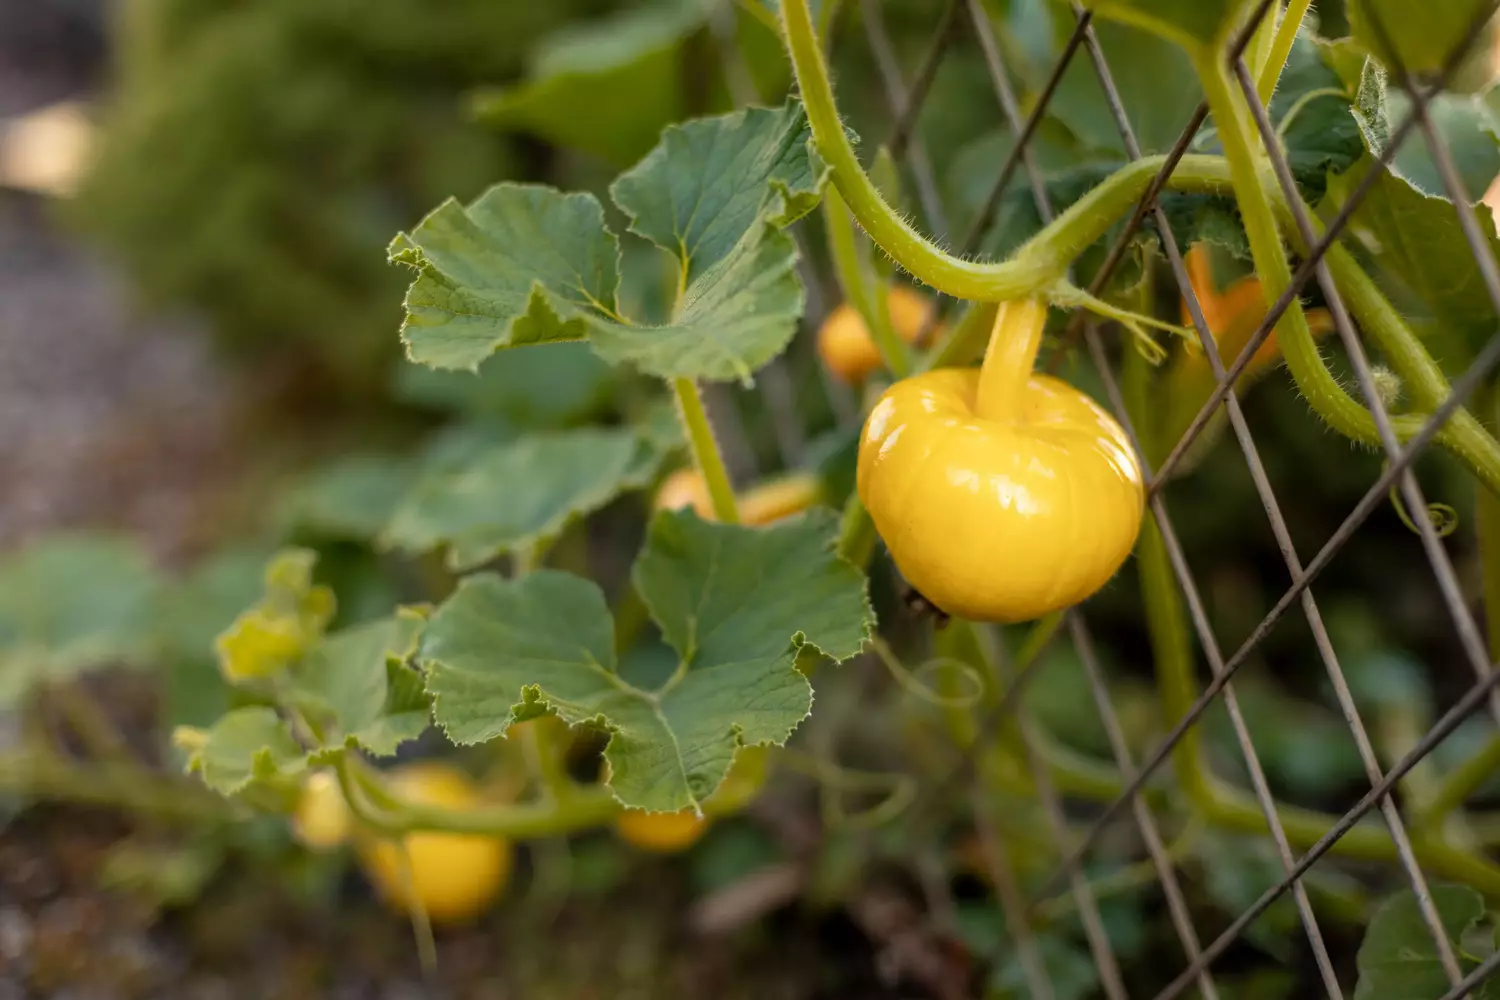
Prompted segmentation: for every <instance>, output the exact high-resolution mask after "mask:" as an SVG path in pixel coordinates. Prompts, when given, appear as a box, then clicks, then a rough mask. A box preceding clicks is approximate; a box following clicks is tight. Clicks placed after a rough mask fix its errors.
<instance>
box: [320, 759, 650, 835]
mask: <svg viewBox="0 0 1500 1000" xmlns="http://www.w3.org/2000/svg"><path fill="white" fill-rule="evenodd" d="M336 766H337V770H338V777H339V787H340V788H341V789H342V790H343V793H344V798H345V799H346V800H347V801H348V803H349V810H350V811H351V812H352V813H354V815H355V816H356V817H357V818H358V819H359V820H360V822H362V823H363V824H365V825H366V826H368V827H370V828H371V829H372V830H375V831H376V832H377V833H381V834H384V835H385V836H390V837H395V836H401V835H402V834H406V833H412V832H415V831H420V830H434V831H441V832H443V833H473V834H481V835H484V836H490V837H505V838H508V839H511V840H538V839H541V838H545V837H560V836H565V835H567V834H570V833H576V832H578V831H580V830H586V829H589V828H592V827H596V826H601V825H603V824H604V823H607V822H609V820H611V819H612V818H614V816H615V815H617V814H618V813H619V812H620V809H621V806H620V803H619V802H617V801H616V800H615V798H614V796H613V795H612V794H611V793H610V791H609V789H608V788H605V787H603V786H595V787H590V788H579V789H578V790H577V792H576V793H574V794H570V795H567V796H565V797H555V798H549V799H548V800H547V801H544V802H536V803H524V804H506V805H495V806H484V807H480V808H474V809H447V808H444V807H441V806H431V805H426V804H423V803H417V802H406V801H403V800H401V799H399V798H396V797H395V796H390V795H389V792H384V794H385V796H387V797H388V801H391V802H394V804H395V808H381V807H374V806H372V804H371V803H370V802H368V801H367V795H368V789H367V787H366V782H368V781H369V780H370V778H369V776H366V777H365V781H361V780H360V779H359V777H358V776H356V774H355V768H356V765H355V764H354V763H353V762H351V760H350V759H349V758H347V757H345V758H343V759H341V760H340V761H339V762H338V764H337V765H336ZM376 780H377V781H378V779H376ZM381 787H382V790H383V791H384V789H383V786H381Z"/></svg>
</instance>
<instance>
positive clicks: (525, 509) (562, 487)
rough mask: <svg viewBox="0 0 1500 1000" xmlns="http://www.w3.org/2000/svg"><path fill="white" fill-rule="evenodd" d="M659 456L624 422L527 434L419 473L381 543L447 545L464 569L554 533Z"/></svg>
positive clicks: (419, 548) (641, 479)
mask: <svg viewBox="0 0 1500 1000" xmlns="http://www.w3.org/2000/svg"><path fill="white" fill-rule="evenodd" d="M643 452H646V453H648V457H647V458H644V459H643V457H642V453H643ZM649 456H655V460H654V461H653V460H650V459H649ZM660 457H661V453H660V452H658V451H656V450H655V449H654V448H652V446H651V445H649V444H648V443H647V442H645V441H644V440H643V439H642V438H641V437H640V436H639V435H638V434H636V433H635V432H634V431H631V430H628V429H608V430H606V429H596V428H584V429H580V430H574V431H559V432H555V433H550V434H534V435H531V436H529V437H525V438H522V439H520V440H519V441H513V442H509V443H506V444H502V445H499V446H497V447H493V448H490V449H487V450H486V451H484V452H482V453H480V454H479V455H477V456H475V457H474V458H473V459H472V460H471V461H469V462H467V463H465V464H464V465H462V466H459V467H457V468H439V469H435V470H433V471H432V472H429V473H428V474H427V475H425V476H423V477H422V478H421V479H420V480H419V481H418V482H417V483H416V485H415V486H414V487H413V488H412V489H411V491H410V492H409V493H408V494H407V495H406V497H405V498H404V499H403V500H402V501H401V502H400V504H399V505H397V507H396V511H395V513H394V514H393V515H392V516H391V519H390V522H389V523H388V524H387V525H386V527H385V530H384V532H382V534H381V542H382V544H383V545H386V546H390V547H393V548H398V549H401V550H403V551H406V552H426V551H429V550H431V549H435V548H438V547H440V546H446V547H447V549H448V563H449V565H450V566H452V567H453V568H454V569H455V570H463V569H468V568H471V567H473V566H477V565H479V564H481V563H484V562H486V561H488V560H490V559H492V558H494V557H495V556H497V555H500V554H502V553H505V552H511V551H514V550H515V549H517V548H519V547H521V546H524V545H530V544H532V543H533V542H536V541H539V540H541V539H545V538H550V537H552V536H555V535H556V534H557V533H558V532H559V531H561V530H562V529H563V527H564V526H565V525H566V524H567V523H568V521H569V520H570V519H571V518H574V517H578V516H582V515H584V514H589V513H592V512H593V511H595V510H598V509H599V508H600V507H602V506H604V505H605V504H606V503H608V502H609V501H610V500H612V499H614V498H615V497H616V496H617V495H618V494H619V493H620V491H621V490H623V489H626V488H628V487H631V486H637V487H639V486H644V485H645V483H646V482H647V480H648V479H649V478H650V476H651V475H652V474H653V473H654V472H655V468H656V465H657V464H658V462H659V461H660Z"/></svg>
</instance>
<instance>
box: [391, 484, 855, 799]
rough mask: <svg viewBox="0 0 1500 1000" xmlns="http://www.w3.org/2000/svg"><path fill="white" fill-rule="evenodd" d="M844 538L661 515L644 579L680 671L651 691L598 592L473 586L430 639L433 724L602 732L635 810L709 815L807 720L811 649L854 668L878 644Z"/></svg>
mask: <svg viewBox="0 0 1500 1000" xmlns="http://www.w3.org/2000/svg"><path fill="white" fill-rule="evenodd" d="M833 529H834V525H833V522H832V519H831V517H830V516H827V515H824V514H815V515H804V516H802V517H799V518H795V519H792V520H789V521H785V522H781V523H779V524H777V525H775V526H772V527H768V528H760V529H756V528H746V527H742V526H738V525H723V524H717V523H709V522H704V521H701V520H699V519H698V518H697V517H696V515H693V514H691V513H689V512H668V513H661V514H658V515H657V516H656V518H655V519H653V521H652V524H651V528H650V532H649V537H648V539H647V544H646V548H645V549H644V551H643V552H642V554H641V556H640V557H639V559H638V560H637V563H636V571H635V578H636V586H637V589H638V590H639V592H640V594H641V597H642V599H643V601H644V602H645V603H646V605H647V607H648V608H649V609H650V611H651V614H652V617H653V618H655V619H656V621H657V622H658V624H660V626H661V628H662V633H663V636H664V637H665V638H666V640H667V642H668V643H669V644H670V645H671V646H672V648H673V649H674V650H675V651H676V653H677V656H678V665H677V668H676V670H675V671H674V672H673V673H672V674H671V676H670V677H668V678H667V679H666V680H665V681H664V682H663V683H661V684H660V685H658V686H656V687H654V688H650V689H646V688H641V687H637V686H635V685H633V684H631V683H628V682H627V681H626V680H625V679H623V678H622V677H621V675H620V672H619V663H618V661H617V659H616V656H615V650H614V629H613V625H612V623H611V621H610V617H609V611H608V608H607V606H606V605H605V602H604V596H603V594H602V593H601V592H600V591H599V589H598V587H597V586H595V585H594V584H593V583H591V582H589V581H586V580H582V579H579V578H577V577H574V576H570V575H568V574H565V573H559V572H553V571H545V570H544V571H541V572H536V573H532V574H530V575H528V576H526V577H523V578H521V579H519V580H506V579H502V578H501V577H498V576H495V575H492V574H482V575H478V576H474V577H470V578H468V579H466V580H464V581H463V582H462V583H461V584H460V586H459V589H458V591H457V593H455V594H454V595H453V596H452V597H451V598H449V600H448V601H446V602H445V603H444V604H443V605H442V606H441V607H440V608H439V609H438V610H437V612H436V613H435V614H434V615H433V617H432V619H431V621H430V623H429V626H428V629H427V631H426V632H425V634H424V636H423V639H422V648H421V653H420V655H419V658H420V661H421V663H422V665H423V666H424V668H425V670H426V673H427V687H428V690H429V691H430V692H431V693H432V695H433V715H434V717H435V718H436V720H437V721H438V723H439V724H440V725H441V726H443V728H444V729H445V730H446V731H447V733H448V735H449V737H450V738H451V739H453V740H454V742H457V743H477V742H482V741H484V740H488V739H491V738H493V737H495V736H499V735H502V734H504V733H505V731H506V730H507V729H508V728H509V727H510V725H511V724H513V723H515V722H518V721H523V720H525V719H528V718H532V717H535V716H537V715H541V714H545V713H548V712H551V713H555V714H557V715H558V716H559V717H561V718H562V719H563V720H564V721H566V722H568V723H569V724H570V725H577V724H592V725H599V726H602V727H604V728H606V729H607V730H608V731H609V733H610V742H609V746H608V748H607V750H606V752H605V756H606V760H607V761H608V762H609V765H610V773H611V779H610V780H611V784H612V786H613V788H614V790H615V793H616V794H617V795H618V796H619V798H620V799H621V801H622V802H624V803H625V804H626V805H629V806H632V807H639V808H645V809H651V810H663V811H668V810H677V809H683V808H690V807H691V808H696V807H698V806H699V805H700V804H701V803H702V802H703V800H704V799H706V798H707V797H708V796H709V795H711V794H712V793H713V791H714V790H715V789H716V788H717V787H718V786H719V784H720V782H721V781H722V780H723V778H724V776H725V774H726V773H727V771H728V769H729V765H730V762H731V760H732V759H733V756H734V753H735V750H736V749H737V748H738V747H740V746H742V745H751V744H761V743H777V744H779V743H783V742H785V740H786V739H787V737H788V736H790V735H791V732H792V730H793V729H795V728H796V726H797V725H798V723H800V722H801V720H802V719H803V718H805V717H806V715H807V713H808V711H809V710H810V708H811V705H812V689H811V687H810V686H809V685H808V683H807V680H806V678H805V677H803V676H802V674H800V673H799V672H798V671H797V668H796V662H797V657H798V655H799V653H801V652H803V651H804V650H806V651H807V652H809V653H816V652H821V653H824V654H827V655H828V656H831V657H832V658H834V659H836V660H842V659H846V658H848V657H850V656H852V655H854V654H855V653H856V652H858V650H859V649H860V647H861V646H862V644H863V643H864V641H865V639H866V638H867V637H868V635H869V630H870V628H871V624H872V616H871V612H870V607H869V603H868V600H867V598H866V596H865V589H864V581H863V578H862V576H861V574H860V573H859V571H858V570H856V569H855V568H854V567H853V566H852V565H850V564H848V563H846V562H844V561H843V560H841V559H839V558H838V557H837V556H836V555H834V554H833V551H832V545H833V536H834V530H833Z"/></svg>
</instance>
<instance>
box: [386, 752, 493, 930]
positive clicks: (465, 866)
mask: <svg viewBox="0 0 1500 1000" xmlns="http://www.w3.org/2000/svg"><path fill="white" fill-rule="evenodd" d="M387 787H388V788H389V789H390V791H391V793H392V794H394V795H396V796H397V797H398V798H401V799H404V800H406V801H409V802H412V803H415V804H423V805H431V806H442V807H445V808H449V809H472V808H475V807H476V806H479V805H481V804H482V801H481V798H480V795H479V791H478V789H477V788H476V787H475V786H474V784H473V782H471V781H470V780H469V777H468V776H467V775H466V774H464V773H463V772H462V771H460V770H458V769H457V768H454V767H452V766H451V765H448V764H444V763H441V762H437V761H424V762H421V763H417V764H409V765H406V766H404V767H400V768H397V769H395V770H393V771H391V772H390V773H389V774H388V775H387ZM403 845H404V848H405V852H406V854H407V856H408V857H409V858H410V862H411V886H412V888H413V889H414V890H415V895H416V898H417V900H418V901H419V902H420V903H421V904H422V907H423V908H424V909H425V910H426V911H427V915H428V917H429V918H430V919H431V920H432V922H433V923H434V924H459V923H464V922H466V921H469V920H472V919H473V918H474V917H476V916H478V915H479V914H480V913H482V912H484V911H485V910H486V909H488V908H489V906H490V904H491V903H492V902H494V900H495V898H496V897H497V896H499V894H500V892H501V890H502V889H504V888H505V884H506V882H507V881H509V879H510V872H511V868H512V866H513V864H514V849H513V848H512V845H511V843H510V841H508V840H504V839H501V838H498V837H486V836H480V835H476V834H463V833H410V834H407V835H406V836H405V837H403V838H401V845H398V844H396V843H394V842H392V841H391V840H374V841H365V842H362V843H361V844H360V850H359V857H360V862H361V864H362V866H363V868H364V871H365V875H366V876H367V877H368V878H369V880H370V882H371V883H372V884H373V885H374V886H375V889H376V891H377V892H378V893H379V894H380V896H381V898H382V899H384V900H385V901H386V902H387V903H388V904H389V905H391V906H392V907H394V908H396V909H399V910H400V911H401V912H403V913H404V912H406V911H407V910H408V909H409V908H410V906H411V901H412V900H411V895H409V894H408V892H407V886H406V881H405V879H404V878H403V871H402V869H403V867H404V865H403V863H402V858H401V853H402V846H403Z"/></svg>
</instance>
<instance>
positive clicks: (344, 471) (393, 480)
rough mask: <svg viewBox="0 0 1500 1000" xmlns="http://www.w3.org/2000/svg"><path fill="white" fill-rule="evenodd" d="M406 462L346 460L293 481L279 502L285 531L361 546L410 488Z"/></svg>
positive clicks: (382, 458) (385, 457)
mask: <svg viewBox="0 0 1500 1000" xmlns="http://www.w3.org/2000/svg"><path fill="white" fill-rule="evenodd" d="M412 475H413V472H412V467H411V462H409V461H408V460H406V459H404V458H399V457H396V456H393V455H359V454H354V455H346V456H343V457H341V458H338V459H335V460H334V461H333V462H331V463H329V464H328V465H326V466H324V467H323V468H321V469H316V470H314V471H313V472H312V473H310V474H308V475H307V476H305V477H304V478H303V479H302V480H301V481H300V482H298V483H297V484H296V485H295V486H294V487H293V488H292V490H291V492H290V493H288V494H287V496H286V498H285V500H284V501H283V506H282V510H281V519H282V521H283V522H284V523H285V524H287V526H288V527H289V528H292V529H294V530H300V531H305V532H309V533H311V534H313V535H316V536H319V537H320V538H329V539H339V540H352V541H365V540H367V539H370V538H373V537H375V535H376V534H377V533H378V532H379V531H380V529H381V528H382V527H383V526H384V525H385V523H386V522H387V521H389V520H390V518H391V512H392V511H393V510H395V508H396V504H397V503H398V502H400V500H401V497H402V495H403V494H404V493H405V492H406V491H407V490H409V489H410V488H411V480H412Z"/></svg>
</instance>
